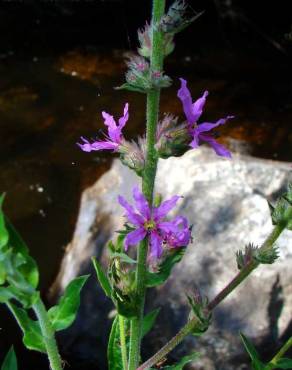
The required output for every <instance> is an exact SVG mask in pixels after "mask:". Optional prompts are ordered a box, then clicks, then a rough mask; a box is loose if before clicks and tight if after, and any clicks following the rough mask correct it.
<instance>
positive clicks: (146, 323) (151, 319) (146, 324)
mask: <svg viewBox="0 0 292 370" xmlns="http://www.w3.org/2000/svg"><path fill="white" fill-rule="evenodd" d="M159 311H160V308H157V309H156V310H153V311H151V312H149V313H148V314H147V315H145V316H144V317H143V323H142V338H143V337H144V336H145V335H146V334H148V333H149V331H150V330H151V329H152V327H153V325H154V323H155V320H156V317H157V315H158V314H159Z"/></svg>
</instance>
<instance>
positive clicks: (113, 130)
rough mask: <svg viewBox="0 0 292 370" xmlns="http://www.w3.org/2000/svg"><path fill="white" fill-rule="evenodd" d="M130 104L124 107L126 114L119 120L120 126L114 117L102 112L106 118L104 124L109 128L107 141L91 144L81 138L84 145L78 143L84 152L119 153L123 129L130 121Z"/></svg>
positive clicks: (97, 141)
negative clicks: (111, 151)
mask: <svg viewBox="0 0 292 370" xmlns="http://www.w3.org/2000/svg"><path fill="white" fill-rule="evenodd" d="M128 109H129V104H128V103H126V104H125V107H124V114H123V116H122V117H121V118H119V123H118V125H117V124H116V121H115V120H114V118H113V116H111V115H110V114H108V113H106V112H102V116H103V118H104V124H105V125H106V126H107V127H108V135H107V136H105V138H106V140H96V141H94V142H92V143H90V142H89V141H88V140H87V139H85V138H84V137H81V140H82V143H77V145H78V146H80V148H81V149H82V150H83V151H84V152H91V151H92V150H113V151H117V150H118V148H119V146H120V144H121V142H122V140H123V135H122V129H123V128H124V127H125V125H126V122H127V121H128V119H129V113H128Z"/></svg>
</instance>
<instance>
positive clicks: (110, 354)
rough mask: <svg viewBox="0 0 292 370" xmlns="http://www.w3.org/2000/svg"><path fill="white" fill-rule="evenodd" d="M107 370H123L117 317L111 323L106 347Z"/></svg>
mask: <svg viewBox="0 0 292 370" xmlns="http://www.w3.org/2000/svg"><path fill="white" fill-rule="evenodd" d="M107 360H108V368H109V370H123V361H122V351H121V344H120V330H119V316H118V315H117V316H116V317H115V319H114V321H113V324H112V328H111V332H110V337H109V341H108V347H107Z"/></svg>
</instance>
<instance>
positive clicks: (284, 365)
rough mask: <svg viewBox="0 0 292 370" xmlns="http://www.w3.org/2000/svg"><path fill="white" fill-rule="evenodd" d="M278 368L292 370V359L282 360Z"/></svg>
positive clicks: (278, 362)
mask: <svg viewBox="0 0 292 370" xmlns="http://www.w3.org/2000/svg"><path fill="white" fill-rule="evenodd" d="M276 367H277V368H279V369H292V359H291V358H285V357H283V358H280V359H279V360H278V361H277V365H276Z"/></svg>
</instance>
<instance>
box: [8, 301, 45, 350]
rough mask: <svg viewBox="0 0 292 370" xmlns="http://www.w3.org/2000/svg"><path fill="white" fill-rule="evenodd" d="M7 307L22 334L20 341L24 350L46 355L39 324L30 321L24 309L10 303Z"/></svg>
mask: <svg viewBox="0 0 292 370" xmlns="http://www.w3.org/2000/svg"><path fill="white" fill-rule="evenodd" d="M7 306H8V308H9V309H10V311H11V312H12V314H13V315H14V317H15V319H16V321H17V323H18V325H19V326H20V328H21V330H22V332H23V339H22V340H23V343H24V345H25V346H26V348H28V349H33V350H35V351H39V352H43V353H46V346H45V343H44V340H43V336H42V332H41V328H40V324H39V322H38V321H35V320H32V319H31V318H30V317H29V316H28V314H27V312H26V311H25V310H24V309H22V308H19V307H17V306H15V305H14V304H12V303H9V304H7Z"/></svg>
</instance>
